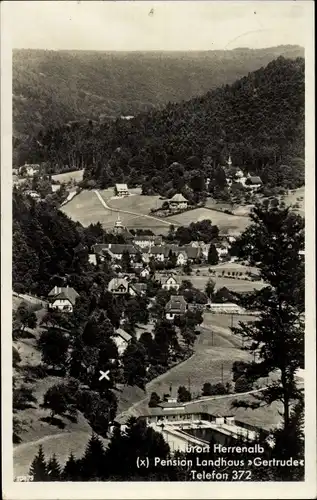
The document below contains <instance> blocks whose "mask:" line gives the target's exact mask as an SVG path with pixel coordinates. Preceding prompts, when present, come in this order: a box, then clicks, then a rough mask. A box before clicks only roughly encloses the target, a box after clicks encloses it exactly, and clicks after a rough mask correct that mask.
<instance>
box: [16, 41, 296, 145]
mask: <svg viewBox="0 0 317 500" xmlns="http://www.w3.org/2000/svg"><path fill="white" fill-rule="evenodd" d="M303 54H304V50H303V49H302V48H301V47H298V46H292V45H289V46H280V47H272V48H265V49H258V50H252V49H247V48H243V49H235V50H226V51H205V52H180V53H179V52H130V53H125V52H98V51H66V50H64V51H53V50H30V49H19V50H14V51H13V75H12V77H13V122H14V123H13V126H14V135H15V137H23V136H25V135H26V136H28V135H29V134H30V132H31V133H34V132H38V131H39V130H40V129H42V128H43V127H46V126H47V125H50V124H56V123H58V124H61V123H65V122H67V121H68V120H77V119H82V118H84V119H89V118H90V119H93V120H102V119H104V118H113V117H118V116H121V115H124V116H126V115H135V114H137V113H139V112H142V111H145V110H149V109H152V108H153V107H157V106H161V105H164V104H167V103H168V102H169V101H180V100H182V99H190V98H192V97H194V96H196V95H199V94H203V93H205V92H207V91H208V90H210V89H212V88H216V87H218V86H219V85H222V84H224V83H231V82H233V81H234V80H235V79H237V78H240V77H242V76H243V75H245V74H247V73H248V72H249V71H254V70H255V69H258V68H259V67H261V66H263V65H266V64H268V63H269V62H270V61H272V60H273V59H274V58H276V57H278V56H279V55H284V56H285V57H290V58H296V57H299V56H303Z"/></svg>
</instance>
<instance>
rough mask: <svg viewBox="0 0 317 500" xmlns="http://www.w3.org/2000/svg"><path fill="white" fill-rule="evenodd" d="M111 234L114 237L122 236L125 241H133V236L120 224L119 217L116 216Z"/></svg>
mask: <svg viewBox="0 0 317 500" xmlns="http://www.w3.org/2000/svg"><path fill="white" fill-rule="evenodd" d="M112 233H113V234H115V235H120V236H123V237H124V238H125V240H132V239H133V234H131V233H130V231H129V230H128V229H127V228H126V227H125V226H124V225H123V224H122V221H121V219H120V215H118V218H117V220H116V222H115V224H114V226H113V229H112Z"/></svg>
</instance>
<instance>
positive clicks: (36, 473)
mask: <svg viewBox="0 0 317 500" xmlns="http://www.w3.org/2000/svg"><path fill="white" fill-rule="evenodd" d="M29 474H30V476H33V481H48V475H47V465H46V462H45V455H44V452H43V448H42V445H40V446H39V451H38V454H37V455H36V456H35V457H34V460H33V462H32V464H31V467H30V471H29Z"/></svg>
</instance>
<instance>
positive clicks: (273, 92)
mask: <svg viewBox="0 0 317 500" xmlns="http://www.w3.org/2000/svg"><path fill="white" fill-rule="evenodd" d="M304 70H305V68H304V59H302V58H297V59H295V60H292V59H285V58H283V57H279V58H278V59H276V60H274V61H272V62H270V63H269V64H268V65H267V66H266V67H265V68H261V69H259V70H257V71H255V72H253V73H249V74H248V75H247V76H245V77H243V78H242V79H240V80H237V81H236V82H235V83H233V84H232V85H223V86H222V87H219V88H218V89H216V90H213V91H210V92H208V93H207V94H206V95H204V96H201V97H196V98H194V99H192V100H190V101H186V102H182V103H178V104H172V103H169V104H168V105H167V106H166V107H165V108H164V109H163V110H153V111H150V112H148V113H141V114H139V115H137V116H136V117H135V118H133V119H131V120H120V119H117V120H115V121H112V122H108V123H104V124H94V123H93V122H92V121H89V122H88V123H86V124H79V123H73V124H68V125H64V126H61V127H55V128H48V129H47V131H46V132H45V133H43V132H40V134H39V136H38V137H37V139H36V140H35V139H34V141H33V144H32V147H31V149H30V152H29V160H32V161H34V162H35V161H36V162H44V163H46V165H47V169H48V170H50V171H56V170H60V169H63V168H65V166H72V167H73V168H74V169H76V168H77V169H78V168H85V173H84V187H95V186H98V187H101V188H105V187H108V186H111V185H113V183H114V182H120V181H121V182H122V181H126V182H128V183H129V185H131V186H133V185H136V184H142V186H143V192H144V194H153V193H160V194H165V195H166V194H167V195H173V194H174V193H175V192H177V191H182V192H183V194H185V195H187V196H188V192H186V189H188V187H189V188H190V190H191V191H193V192H201V191H203V190H204V189H205V180H206V178H207V177H209V178H210V184H209V191H211V192H212V193H213V194H215V191H217V190H224V188H225V185H226V181H225V176H224V171H223V169H222V168H221V166H222V165H224V164H225V161H226V160H227V158H228V155H229V154H231V157H232V158H233V162H234V165H235V166H238V167H241V168H243V170H244V171H245V172H249V173H252V174H256V175H260V176H261V178H262V181H263V182H264V184H267V185H269V186H282V187H284V188H296V187H299V186H301V185H302V184H303V182H304V144H305V141H304V122H305V120H304V104H305V78H304Z"/></svg>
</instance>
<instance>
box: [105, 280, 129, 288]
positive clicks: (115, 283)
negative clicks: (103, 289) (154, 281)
mask: <svg viewBox="0 0 317 500" xmlns="http://www.w3.org/2000/svg"><path fill="white" fill-rule="evenodd" d="M122 286H124V288H125V289H126V290H127V291H128V289H129V282H128V281H127V280H126V279H124V278H112V280H110V281H109V284H108V290H109V291H111V290H117V289H118V288H119V287H122Z"/></svg>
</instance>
